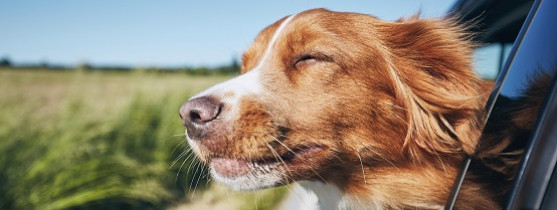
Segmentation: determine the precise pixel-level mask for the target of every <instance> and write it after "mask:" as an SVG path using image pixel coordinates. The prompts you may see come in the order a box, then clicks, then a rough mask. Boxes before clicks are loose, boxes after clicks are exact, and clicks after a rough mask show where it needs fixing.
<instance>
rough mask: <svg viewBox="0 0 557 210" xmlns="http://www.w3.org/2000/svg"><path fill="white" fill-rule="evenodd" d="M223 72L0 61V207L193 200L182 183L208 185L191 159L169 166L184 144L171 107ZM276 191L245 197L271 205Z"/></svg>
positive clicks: (150, 205) (156, 204)
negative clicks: (0, 64)
mask: <svg viewBox="0 0 557 210" xmlns="http://www.w3.org/2000/svg"><path fill="white" fill-rule="evenodd" d="M228 78H229V77H226V76H211V77H193V76H187V75H185V74H178V73H169V74H155V73H145V72H141V71H137V72H129V73H122V72H120V73H119V72H81V71H44V70H21V69H18V70H11V69H0V154H1V155H0V209H138V208H139V209H161V208H167V207H171V206H179V203H180V202H186V203H190V204H191V203H192V202H193V203H194V202H195V201H194V200H189V201H188V200H187V199H188V198H192V196H190V194H191V193H193V189H192V188H194V187H195V188H197V191H198V192H199V193H200V194H201V193H203V194H206V193H211V192H212V188H208V189H210V190H209V191H205V192H203V190H204V189H207V188H206V186H208V185H207V183H209V182H208V180H207V176H206V171H207V170H206V169H205V168H204V167H202V166H201V164H199V163H198V162H196V161H193V160H194V159H193V158H189V159H186V158H181V159H179V161H177V163H176V164H174V165H173V166H172V167H171V165H172V162H173V161H174V160H176V159H177V158H178V156H179V155H180V154H181V153H182V152H183V151H187V143H185V142H184V135H183V133H184V128H183V127H182V125H181V123H180V120H179V117H178V109H179V107H180V106H181V105H182V103H184V102H185V101H186V100H187V99H188V98H189V97H190V96H191V95H193V94H195V93H197V92H199V91H201V90H203V89H205V88H207V87H209V86H211V85H213V84H215V83H218V82H220V81H224V80H226V79H228ZM188 155H189V154H187V155H185V157H187V156H188ZM193 169H196V170H193ZM282 191H283V189H279V190H278V192H279V193H278V194H279V195H275V193H271V194H272V196H263V198H259V199H258V200H256V201H247V202H249V203H253V204H254V205H255V206H258V209H267V208H272V207H273V205H275V204H276V203H277V202H279V200H280V194H282V193H280V192H282ZM266 194H269V193H266ZM235 198H237V199H240V200H242V199H244V200H249V199H253V196H251V194H244V195H240V196H235ZM244 207H245V206H244ZM250 208H251V207H250Z"/></svg>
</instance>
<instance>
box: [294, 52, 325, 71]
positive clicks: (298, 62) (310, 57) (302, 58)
mask: <svg viewBox="0 0 557 210" xmlns="http://www.w3.org/2000/svg"><path fill="white" fill-rule="evenodd" d="M331 61H332V59H331V58H330V57H329V56H327V55H325V54H323V53H322V52H308V53H302V54H301V55H299V56H297V57H296V58H295V59H294V62H293V64H294V65H293V66H294V68H296V69H302V68H306V67H308V66H310V65H313V64H315V63H318V62H331Z"/></svg>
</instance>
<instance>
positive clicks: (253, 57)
mask: <svg viewBox="0 0 557 210" xmlns="http://www.w3.org/2000/svg"><path fill="white" fill-rule="evenodd" d="M375 21H379V19H378V18H376V17H374V16H371V15H364V14H357V13H348V12H334V11H329V10H326V9H312V10H307V11H303V12H301V13H297V14H294V15H290V16H286V17H283V18H281V19H279V20H278V21H276V22H275V23H273V24H271V25H269V26H268V27H266V28H265V29H263V30H262V31H261V32H260V33H259V34H258V35H257V37H256V38H255V40H254V42H253V43H252V44H251V45H250V47H249V48H248V49H247V50H246V51H245V52H244V54H243V56H242V73H245V72H247V71H249V70H251V69H253V68H254V67H256V66H257V64H259V63H260V62H261V59H262V58H263V54H264V53H265V52H267V50H268V48H269V44H270V41H271V40H272V39H273V38H277V39H276V40H274V42H275V43H288V42H289V41H290V44H292V43H298V44H299V41H300V40H303V41H304V43H306V42H308V43H309V42H311V41H316V40H317V43H325V44H331V43H330V42H329V43H327V42H323V41H322V40H324V39H326V38H327V36H328V35H335V34H336V35H338V36H335V37H336V38H335V40H336V41H337V42H338V41H340V40H338V39H352V41H357V38H356V34H355V33H354V30H359V32H361V31H362V30H364V29H365V30H366V31H369V30H373V29H372V27H371V25H373V23H374V22H375ZM285 22H287V23H286V24H285ZM370 24H371V25H370ZM353 26H354V27H353ZM355 27H356V28H357V29H356V28H355ZM279 28H280V29H281V30H280V33H277V32H279V31H278V29H279ZM277 34H279V36H278V37H274V36H276V35H277ZM345 41H346V40H345ZM337 44H339V45H341V43H337ZM281 46H282V47H287V48H293V47H295V46H291V45H288V44H287V45H281ZM298 48H300V46H298ZM272 50H273V51H275V52H276V51H284V52H287V51H289V50H292V49H283V48H273V49H272ZM298 50H299V49H298Z"/></svg>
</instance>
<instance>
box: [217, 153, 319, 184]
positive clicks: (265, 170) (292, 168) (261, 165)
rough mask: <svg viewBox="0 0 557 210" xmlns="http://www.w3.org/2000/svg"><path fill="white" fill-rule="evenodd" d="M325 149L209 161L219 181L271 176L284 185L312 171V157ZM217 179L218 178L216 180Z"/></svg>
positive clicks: (219, 158) (218, 158) (220, 158)
mask: <svg viewBox="0 0 557 210" xmlns="http://www.w3.org/2000/svg"><path fill="white" fill-rule="evenodd" d="M326 150H327V149H326V148H325V147H323V146H318V145H306V146H298V147H295V148H294V149H291V150H289V151H287V152H286V153H284V154H278V153H276V151H273V152H272V153H273V155H272V157H269V158H261V159H237V158H225V157H214V158H212V159H211V160H210V166H211V169H212V173H213V175H216V176H217V177H220V178H221V179H227V180H235V179H242V178H245V177H253V178H255V179H257V178H258V177H261V176H265V175H269V174H272V175H273V176H281V179H282V180H281V183H283V184H286V182H287V181H288V180H292V179H294V178H295V177H293V176H296V175H297V174H299V173H300V172H301V171H307V170H313V167H314V166H313V165H314V162H313V161H314V159H315V158H314V157H316V156H320V155H319V154H320V153H323V152H325V151H326ZM217 179H218V178H217Z"/></svg>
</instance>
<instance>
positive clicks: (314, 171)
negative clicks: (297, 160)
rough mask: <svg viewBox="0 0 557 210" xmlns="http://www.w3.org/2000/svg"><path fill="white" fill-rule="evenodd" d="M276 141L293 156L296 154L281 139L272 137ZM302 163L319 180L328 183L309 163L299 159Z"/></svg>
mask: <svg viewBox="0 0 557 210" xmlns="http://www.w3.org/2000/svg"><path fill="white" fill-rule="evenodd" d="M274 140H275V141H276V142H278V143H279V144H280V145H282V146H283V147H284V148H286V149H287V150H288V151H289V152H291V153H292V154H293V155H294V156H297V155H298V154H297V153H296V152H294V150H292V149H290V147H288V146H286V145H285V144H284V143H282V142H281V141H279V140H278V139H276V138H275V139H274ZM301 161H302V163H303V164H304V165H306V166H307V167H308V168H309V169H310V170H311V171H313V173H315V175H317V177H319V179H321V181H323V182H325V184H328V182H327V181H326V180H325V178H323V177H322V176H321V175H319V173H318V172H317V171H316V170H315V169H314V168H313V167H312V166H311V165H309V164H307V162H306V160H303V159H302V160H301Z"/></svg>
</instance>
